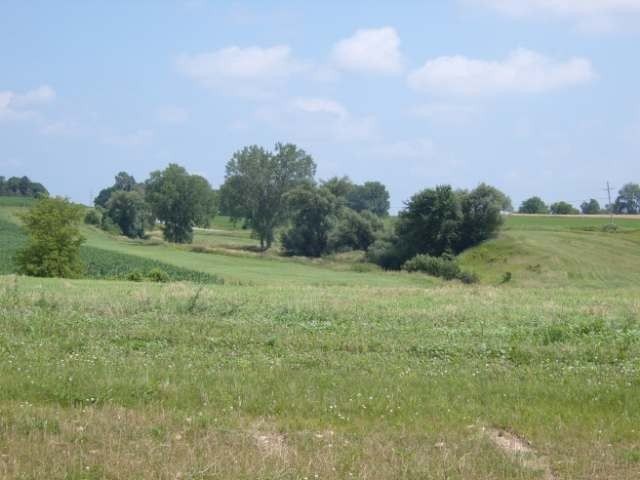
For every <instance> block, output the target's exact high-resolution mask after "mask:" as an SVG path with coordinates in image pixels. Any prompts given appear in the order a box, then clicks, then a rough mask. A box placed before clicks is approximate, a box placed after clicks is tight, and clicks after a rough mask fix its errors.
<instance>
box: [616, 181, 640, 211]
mask: <svg viewBox="0 0 640 480" xmlns="http://www.w3.org/2000/svg"><path fill="white" fill-rule="evenodd" d="M613 212H614V213H629V214H637V213H640V185H638V184H637V183H627V184H626V185H625V186H623V187H622V188H621V189H620V191H619V192H618V198H617V199H616V201H615V203H614V204H613Z"/></svg>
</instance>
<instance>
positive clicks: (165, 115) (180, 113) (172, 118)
mask: <svg viewBox="0 0 640 480" xmlns="http://www.w3.org/2000/svg"><path fill="white" fill-rule="evenodd" d="M156 118H157V119H158V120H159V121H161V122H163V123H170V124H180V123H185V122H186V121H187V120H188V119H189V112H187V110H185V109H184V108H182V107H176V106H174V105H166V106H164V107H160V108H158V110H157V111H156Z"/></svg>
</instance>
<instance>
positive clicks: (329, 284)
mask: <svg viewBox="0 0 640 480" xmlns="http://www.w3.org/2000/svg"><path fill="white" fill-rule="evenodd" d="M15 208H20V207H8V206H5V207H0V220H2V219H4V220H5V223H4V224H0V228H1V230H0V242H5V241H7V242H8V241H9V240H5V239H9V238H10V237H11V235H17V233H16V231H15V230H12V229H9V228H4V226H5V225H9V224H10V225H14V223H12V222H13V221H14V220H11V219H9V220H7V219H8V218H10V217H11V216H12V215H13V214H14V213H15ZM3 215H4V216H3ZM514 219H515V220H514ZM527 220H528V222H529V223H528V222H527ZM561 220H562V219H561ZM599 221H600V220H596V219H586V220H581V222H582V223H580V224H576V223H575V220H569V219H566V224H564V225H563V224H562V223H559V221H558V220H556V219H555V218H553V219H550V218H534V217H530V218H528V217H527V218H524V219H522V218H520V217H513V218H510V219H508V221H507V225H506V229H505V230H504V231H503V233H502V234H501V236H500V237H499V238H497V239H495V240H492V241H490V242H487V243H486V244H484V245H482V246H480V247H478V248H476V249H474V250H471V251H469V252H467V253H465V254H464V255H463V258H462V260H461V261H462V263H463V265H464V266H465V268H473V269H474V270H476V271H478V272H479V273H480V275H481V280H482V281H481V284H478V285H472V286H465V285H462V284H459V283H457V282H453V283H444V282H441V281H437V280H435V279H429V278H428V277H423V276H420V275H408V274H390V273H385V272H381V271H377V270H372V271H369V272H367V271H363V273H357V272H355V271H350V268H351V267H353V265H359V266H360V267H359V268H362V267H361V265H363V264H360V263H352V264H349V258H351V257H347V258H344V259H340V258H338V259H329V260H322V261H320V262H317V263H313V262H309V261H302V260H295V259H294V260H291V259H282V258H278V257H274V256H273V255H272V256H269V257H266V258H265V257H262V256H260V255H257V254H255V253H252V252H247V251H245V250H243V249H242V247H243V245H248V244H249V243H242V242H241V241H239V240H238V241H235V240H234V239H233V237H234V236H236V235H237V236H238V238H245V240H246V239H248V236H246V237H243V236H244V235H246V232H245V231H239V232H237V231H236V232H234V231H233V229H231V227H230V226H229V225H226V226H225V225H224V224H220V225H215V226H214V228H212V229H211V231H208V232H207V234H206V236H207V239H206V240H202V241H201V238H199V235H197V236H196V242H197V243H198V245H199V246H201V247H206V248H208V249H211V250H206V249H205V250H206V251H210V253H196V252H192V251H188V250H186V249H182V248H178V247H174V246H170V245H166V244H164V243H161V242H158V241H156V240H154V241H152V242H147V243H145V242H131V241H127V240H124V239H118V238H114V237H110V236H107V235H105V234H103V233H102V232H99V231H96V230H92V229H87V230H86V231H85V234H86V235H87V237H88V245H89V246H90V247H91V248H95V249H100V250H102V251H104V252H113V253H114V254H117V255H120V254H126V255H131V256H133V257H137V258H139V259H145V260H147V259H152V260H154V261H158V262H163V263H164V264H167V265H174V266H176V267H179V268H184V269H186V270H188V271H194V272H206V273H209V274H218V275H220V276H221V277H222V278H224V279H225V284H223V285H220V284H210V285H206V286H204V287H203V286H200V285H198V284H195V283H191V282H177V283H169V284H154V283H132V282H123V281H103V280H91V279H87V280H55V279H32V278H24V277H16V276H13V275H5V276H0V385H1V386H2V388H0V478H11V479H13V478H21V479H39V478H53V479H125V478H149V479H156V478H161V479H177V478H181V479H219V478H224V479H237V478H240V479H242V478H246V479H253V478H272V479H305V478H306V479H314V478H323V479H343V478H361V479H388V478H404V479H471V478H473V479H496V480H503V479H504V480H506V479H514V478H515V479H547V480H549V479H635V478H640V362H639V361H640V300H639V298H640V288H639V287H638V286H637V285H638V280H640V278H639V275H640V273H639V272H640V253H639V250H640V248H639V247H640V244H639V242H640V237H638V233H637V230H636V228H637V227H636V225H638V226H639V227H640V222H638V223H637V224H634V223H629V224H628V225H625V226H624V227H621V230H620V231H619V232H618V233H604V232H602V231H600V230H599V228H597V227H598V225H597V223H594V222H599ZM221 223H222V222H221ZM218 230H222V231H223V232H221V233H220V234H218V233H217V231H218ZM11 232H13V233H11ZM230 238H231V239H232V240H231V241H229V239H230ZM249 240H250V239H249ZM223 242H227V243H223ZM205 243H206V245H205ZM0 245H4V244H0ZM236 248H237V250H236V251H233V250H234V249H236ZM227 250H229V251H227ZM211 252H213V253H211ZM0 260H1V261H2V262H6V261H7V260H6V256H0ZM5 270H6V269H5ZM506 271H510V272H512V278H511V280H510V281H509V282H508V283H505V284H501V281H502V280H501V279H502V278H503V277H504V273H505V272H506ZM227 280H229V281H227ZM527 442H530V443H527ZM510 445H511V446H510ZM513 445H516V446H518V448H512V447H513ZM516 450H519V451H520V453H518V452H517V451H516Z"/></svg>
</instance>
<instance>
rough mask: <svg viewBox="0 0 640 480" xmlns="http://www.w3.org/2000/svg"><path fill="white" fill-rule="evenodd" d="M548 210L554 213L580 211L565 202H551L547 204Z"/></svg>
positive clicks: (573, 213)
mask: <svg viewBox="0 0 640 480" xmlns="http://www.w3.org/2000/svg"><path fill="white" fill-rule="evenodd" d="M549 210H550V211H551V213H553V214H554V215H575V214H578V213H580V211H579V210H578V209H576V208H574V207H573V205H571V204H570V203H567V202H556V203H552V204H551V205H550V206H549Z"/></svg>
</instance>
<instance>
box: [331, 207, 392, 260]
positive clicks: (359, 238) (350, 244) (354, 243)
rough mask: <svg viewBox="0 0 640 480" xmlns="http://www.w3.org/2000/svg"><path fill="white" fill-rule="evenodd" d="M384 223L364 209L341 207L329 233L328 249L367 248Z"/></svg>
mask: <svg viewBox="0 0 640 480" xmlns="http://www.w3.org/2000/svg"><path fill="white" fill-rule="evenodd" d="M383 227H384V225H383V224H382V221H381V220H380V218H379V217H378V216H377V215H374V214H373V213H371V212H369V211H367V210H365V211H363V212H360V213H358V212H355V211H353V210H351V209H350V208H343V209H342V211H341V213H340V214H339V217H338V221H337V223H336V225H335V227H334V228H333V229H332V230H331V232H330V234H329V250H330V251H347V250H365V251H366V250H367V249H368V248H369V246H370V245H371V244H372V243H373V242H375V240H376V236H377V234H378V232H381V231H382V229H383Z"/></svg>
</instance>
